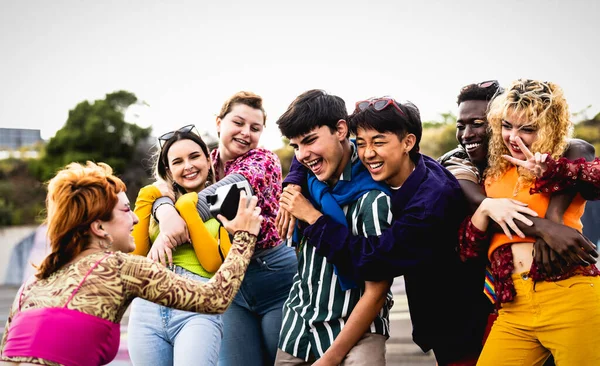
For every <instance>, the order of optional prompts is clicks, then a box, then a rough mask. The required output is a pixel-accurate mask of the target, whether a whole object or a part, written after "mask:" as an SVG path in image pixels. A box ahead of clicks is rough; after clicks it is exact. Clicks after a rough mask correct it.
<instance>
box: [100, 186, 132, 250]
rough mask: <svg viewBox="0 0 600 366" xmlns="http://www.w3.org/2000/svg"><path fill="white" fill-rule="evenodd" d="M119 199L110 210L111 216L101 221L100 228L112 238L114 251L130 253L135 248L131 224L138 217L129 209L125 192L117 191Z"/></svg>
mask: <svg viewBox="0 0 600 366" xmlns="http://www.w3.org/2000/svg"><path fill="white" fill-rule="evenodd" d="M117 197H118V198H119V201H118V202H117V204H116V205H115V208H114V209H113V210H112V217H111V219H110V220H109V221H101V223H100V224H101V226H102V229H103V230H104V231H105V232H107V233H108V234H110V236H111V239H112V242H113V243H112V248H111V250H114V251H117V250H119V251H121V252H123V253H130V252H132V251H133V250H134V249H135V241H134V239H133V235H132V232H133V225H135V224H137V223H138V222H139V220H138V217H137V216H136V215H135V214H134V213H133V211H132V210H131V206H130V204H129V199H127V195H126V194H125V192H119V194H118V195H117Z"/></svg>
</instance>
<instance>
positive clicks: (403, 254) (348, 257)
mask: <svg viewBox="0 0 600 366" xmlns="http://www.w3.org/2000/svg"><path fill="white" fill-rule="evenodd" d="M456 203H457V202H456V201H455V200H454V197H452V196H450V197H444V196H440V197H439V199H437V200H434V201H433V202H431V205H428V206H429V207H433V208H434V209H432V210H427V209H424V207H423V206H421V205H414V206H412V207H407V208H406V209H405V210H402V211H401V212H400V213H399V214H396V215H394V216H395V217H394V221H393V222H392V226H391V228H389V229H386V230H384V231H383V232H382V234H381V236H379V237H377V236H369V237H360V236H353V235H351V232H350V231H349V230H348V229H347V228H346V227H344V226H343V225H340V224H338V223H336V222H335V221H334V220H333V219H332V218H331V217H328V216H325V215H323V216H321V217H320V218H319V219H318V220H317V221H316V222H315V223H314V224H313V225H310V226H308V227H307V228H305V229H304V235H305V236H307V237H308V238H310V240H311V244H313V245H314V246H315V247H316V249H317V252H318V253H319V254H321V255H322V256H324V257H326V258H327V260H328V261H329V262H332V263H334V264H335V265H336V266H337V267H338V270H339V271H340V273H343V274H348V275H353V276H355V278H360V279H363V280H366V281H382V280H385V279H387V278H392V277H397V276H401V275H404V274H406V273H408V272H410V271H411V270H413V269H416V268H418V267H421V266H422V265H426V264H427V263H433V261H434V260H435V259H436V258H443V257H444V256H448V255H456V248H457V241H458V239H457V238H458V226H459V224H460V221H457V220H455V219H453V218H451V217H453V216H456V217H459V216H460V217H461V218H462V217H464V215H459V214H458V213H459V212H458V211H460V210H459V207H457V206H456ZM409 206H410V205H409Z"/></svg>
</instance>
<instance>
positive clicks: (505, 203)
mask: <svg viewBox="0 0 600 366" xmlns="http://www.w3.org/2000/svg"><path fill="white" fill-rule="evenodd" d="M481 206H482V207H481V211H482V213H483V214H485V215H487V216H488V217H489V218H490V219H492V220H494V221H496V222H497V223H498V225H500V227H501V228H502V231H504V234H506V236H508V237H509V238H510V239H512V233H511V231H510V229H512V230H513V231H514V232H515V233H516V234H517V235H519V236H520V237H521V238H524V237H525V234H523V232H522V231H521V230H520V229H519V227H518V226H517V224H516V223H515V221H514V220H519V221H521V222H522V223H524V224H525V225H527V226H531V225H533V222H532V221H531V220H529V219H528V218H527V217H525V216H524V215H523V214H527V215H530V216H537V215H538V214H537V212H535V211H534V210H532V209H530V208H529V207H527V204H526V203H523V202H521V201H517V200H513V199H509V198H486V199H484V200H483V202H481ZM509 227H510V229H509Z"/></svg>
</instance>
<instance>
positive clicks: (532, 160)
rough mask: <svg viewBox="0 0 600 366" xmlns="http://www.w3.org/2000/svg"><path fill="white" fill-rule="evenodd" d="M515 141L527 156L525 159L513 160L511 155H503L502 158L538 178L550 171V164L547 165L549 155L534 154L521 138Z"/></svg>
mask: <svg viewBox="0 0 600 366" xmlns="http://www.w3.org/2000/svg"><path fill="white" fill-rule="evenodd" d="M515 140H516V142H517V145H519V149H521V152H522V153H523V154H524V155H525V159H524V160H521V159H517V158H513V157H512V156H510V155H502V157H503V158H504V159H506V160H508V161H509V162H511V163H513V164H514V165H517V166H520V167H523V168H525V169H527V170H529V171H530V172H531V173H532V174H533V175H534V176H536V177H537V178H540V177H542V176H543V175H544V173H546V170H548V163H546V160H547V159H548V154H540V153H539V152H536V153H535V154H532V153H531V151H529V149H528V148H527V146H525V144H524V143H523V140H521V138H520V137H519V136H517V137H516V138H515Z"/></svg>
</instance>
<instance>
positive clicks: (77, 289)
mask: <svg viewBox="0 0 600 366" xmlns="http://www.w3.org/2000/svg"><path fill="white" fill-rule="evenodd" d="M112 254H113V253H107V254H106V255H105V256H104V257H102V258H100V259H99V260H97V261H96V263H94V265H93V266H92V268H90V269H89V271H87V273H86V274H85V276H84V277H83V279H82V280H81V282H79V285H77V288H75V290H73V293H72V294H71V296H70V297H69V299H68V300H67V303H66V304H65V308H66V307H67V305H69V303H70V302H71V300H72V299H73V297H74V296H75V294H76V293H77V291H79V288H80V287H81V285H83V282H84V281H85V280H86V279H87V278H88V276H89V275H90V273H92V271H93V270H94V269H95V268H96V267H98V265H99V264H100V262H102V261H103V260H104V259H105V258H106V257H108V256H110V255H112Z"/></svg>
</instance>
